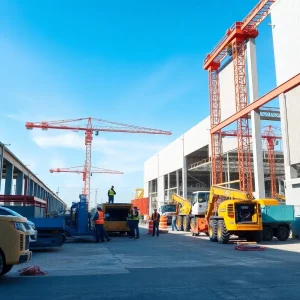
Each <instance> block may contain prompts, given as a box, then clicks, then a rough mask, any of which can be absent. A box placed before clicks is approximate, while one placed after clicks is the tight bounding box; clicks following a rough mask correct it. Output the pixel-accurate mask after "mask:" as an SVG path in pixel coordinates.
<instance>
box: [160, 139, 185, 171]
mask: <svg viewBox="0 0 300 300" xmlns="http://www.w3.org/2000/svg"><path fill="white" fill-rule="evenodd" d="M182 166H183V140H182V137H180V138H178V139H177V140H175V141H174V142H172V143H171V144H169V145H168V146H167V147H165V148H164V149H162V150H161V151H160V153H159V157H158V171H159V175H158V176H162V175H165V174H168V173H171V172H173V171H176V170H178V169H181V168H182Z"/></svg>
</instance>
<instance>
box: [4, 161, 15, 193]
mask: <svg viewBox="0 0 300 300" xmlns="http://www.w3.org/2000/svg"><path fill="white" fill-rule="evenodd" d="M13 175H14V166H13V165H12V164H10V163H7V166H6V177H5V190H4V195H12V186H13Z"/></svg>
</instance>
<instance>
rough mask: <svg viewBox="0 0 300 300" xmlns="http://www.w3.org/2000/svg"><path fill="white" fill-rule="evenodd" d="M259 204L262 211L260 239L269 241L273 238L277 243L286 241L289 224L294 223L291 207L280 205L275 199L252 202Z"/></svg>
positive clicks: (293, 213) (292, 207) (289, 229)
mask: <svg viewBox="0 0 300 300" xmlns="http://www.w3.org/2000/svg"><path fill="white" fill-rule="evenodd" d="M253 201H254V202H257V203H259V204H260V207H261V211H262V222H263V232H262V239H263V240H264V241H271V240H272V239H273V237H274V236H275V237H276V238H277V239H278V240H279V241H286V240H287V239H288V238H289V236H290V231H291V224H292V222H294V221H295V212H294V206H293V205H285V204H283V205H280V204H279V202H278V200H276V199H258V200H253Z"/></svg>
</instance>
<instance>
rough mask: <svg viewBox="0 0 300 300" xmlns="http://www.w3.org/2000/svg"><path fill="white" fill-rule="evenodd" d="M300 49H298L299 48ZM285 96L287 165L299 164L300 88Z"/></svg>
mask: <svg viewBox="0 0 300 300" xmlns="http://www.w3.org/2000/svg"><path fill="white" fill-rule="evenodd" d="M299 49H300V48H299ZM285 96H286V116H287V120H286V124H287V132H288V140H287V142H288V150H287V151H289V157H290V162H289V164H291V165H292V164H298V163H300V151H299V147H300V130H299V129H300V116H299V114H300V86H298V87H297V88H295V89H293V90H291V91H289V92H288V93H286V94H285Z"/></svg>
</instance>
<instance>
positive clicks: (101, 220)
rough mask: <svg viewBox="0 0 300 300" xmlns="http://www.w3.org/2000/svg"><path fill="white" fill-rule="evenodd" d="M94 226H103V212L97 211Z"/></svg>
mask: <svg viewBox="0 0 300 300" xmlns="http://www.w3.org/2000/svg"><path fill="white" fill-rule="evenodd" d="M95 224H97V225H99V224H104V212H103V211H98V219H97V220H95Z"/></svg>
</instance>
